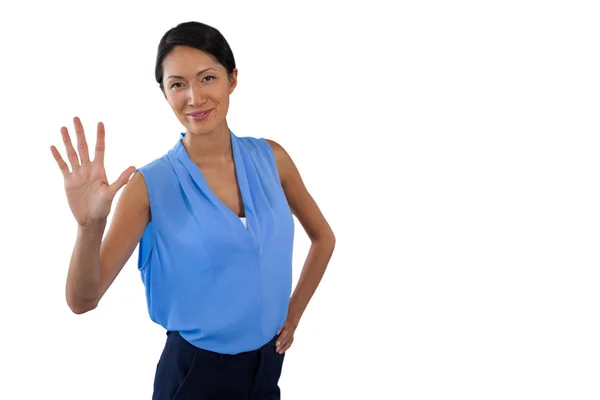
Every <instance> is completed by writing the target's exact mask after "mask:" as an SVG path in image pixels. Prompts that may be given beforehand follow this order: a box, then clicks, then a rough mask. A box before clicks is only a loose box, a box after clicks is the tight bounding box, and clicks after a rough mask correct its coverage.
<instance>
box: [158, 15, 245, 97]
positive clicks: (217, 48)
mask: <svg viewBox="0 0 600 400" xmlns="http://www.w3.org/2000/svg"><path fill="white" fill-rule="evenodd" d="M176 46H190V47H195V48H196V49H198V50H201V51H203V52H205V53H208V54H210V55H211V56H213V57H214V58H215V59H216V60H217V61H218V62H219V63H220V64H221V65H223V67H225V69H226V70H227V74H228V75H229V76H231V74H232V73H233V69H234V68H235V59H234V58H233V52H232V51H231V48H230V47H229V43H227V40H225V38H224V37H223V35H222V34H221V32H219V31H218V30H217V29H215V28H213V27H212V26H209V25H206V24H203V23H201V22H194V21H191V22H183V23H181V24H179V25H177V26H176V27H174V28H171V29H169V30H168V31H167V32H166V33H165V34H164V35H163V37H162V39H160V43H159V44H158V53H157V55H156V68H155V69H154V75H155V77H156V82H158V84H159V85H160V89H161V90H163V91H164V87H163V82H162V80H163V74H164V68H163V61H164V59H165V57H166V56H167V55H169V53H170V52H171V51H173V49H174V48H175V47H176Z"/></svg>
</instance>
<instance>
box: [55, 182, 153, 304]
mask: <svg viewBox="0 0 600 400" xmlns="http://www.w3.org/2000/svg"><path fill="white" fill-rule="evenodd" d="M149 221H150V205H149V201H148V193H147V190H146V183H145V181H144V178H143V176H142V174H141V173H137V174H135V175H134V176H133V177H132V178H131V180H130V182H129V183H128V184H127V185H126V186H125V188H124V189H123V193H122V194H121V197H120V198H119V201H118V202H117V206H116V208H115V212H114V215H113V219H112V222H111V225H110V228H109V230H108V232H107V234H106V236H105V238H104V240H102V236H103V234H104V229H105V226H106V220H104V221H102V222H99V223H98V224H95V225H93V226H90V227H81V226H80V227H79V231H78V235H77V242H76V243H75V248H74V250H73V255H72V257H71V264H70V266H69V273H68V276H67V285H66V295H67V303H68V305H69V307H70V308H71V310H72V311H73V312H74V313H76V314H82V313H84V312H87V311H90V310H93V309H94V308H96V306H97V305H98V303H99V301H100V299H101V298H102V296H104V294H105V293H106V291H107V290H108V288H109V287H110V285H111V284H112V282H113V281H114V280H115V278H116V277H117V275H118V274H119V272H120V271H121V270H122V269H123V266H124V265H125V264H126V263H127V261H128V260H129V258H130V257H131V255H132V254H133V251H134V250H135V248H136V246H137V244H138V243H139V241H140V239H141V237H142V235H143V233H144V230H145V228H146V226H147V225H148V222H149Z"/></svg>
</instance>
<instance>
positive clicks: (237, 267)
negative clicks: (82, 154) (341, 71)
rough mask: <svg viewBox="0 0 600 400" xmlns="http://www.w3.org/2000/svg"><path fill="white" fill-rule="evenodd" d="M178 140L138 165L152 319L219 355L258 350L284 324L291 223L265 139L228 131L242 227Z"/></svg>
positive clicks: (142, 255)
mask: <svg viewBox="0 0 600 400" xmlns="http://www.w3.org/2000/svg"><path fill="white" fill-rule="evenodd" d="M184 136H185V133H182V134H181V137H180V139H179V141H178V142H177V144H176V145H175V146H174V147H173V148H172V149H171V150H170V151H169V152H168V153H167V154H165V155H164V156H163V157H161V158H158V159H157V160H154V161H153V162H151V163H149V164H147V165H145V166H144V167H142V168H139V169H138V171H140V172H141V173H142V174H143V176H144V180H145V181H146V186H147V188H148V198H149V200H150V212H151V221H150V223H149V224H148V226H147V227H146V230H145V232H144V234H143V236H142V239H141V241H140V243H139V253H138V256H139V258H138V268H139V270H140V271H141V276H142V281H143V283H144V286H145V289H146V301H147V306H148V312H149V314H150V318H151V319H152V321H154V322H156V323H157V324H159V325H161V326H162V327H164V328H165V329H167V330H171V331H179V332H180V333H181V336H182V337H183V338H185V339H186V340H187V341H188V342H190V343H192V344H193V345H195V346H197V347H199V348H202V349H206V350H211V351H215V352H219V353H223V354H237V353H240V352H244V351H250V350H255V349H258V348H259V347H261V346H262V345H264V344H265V343H267V342H269V341H270V340H271V339H272V338H273V337H274V336H275V335H276V333H277V331H278V330H279V328H280V327H281V326H282V325H283V323H284V322H285V319H286V317H287V311H288V304H289V299H290V295H291V287H292V247H293V239H294V220H293V217H292V213H291V210H290V207H289V204H288V202H287V199H286V197H285V194H284V192H283V188H282V186H281V182H280V179H279V174H278V171H277V165H276V163H275V157H274V154H273V151H272V149H271V146H270V145H269V143H268V142H267V141H266V140H264V139H257V138H251V137H243V138H240V137H237V136H235V135H234V134H233V132H231V131H230V137H231V146H232V150H233V161H234V164H235V167H236V168H235V170H236V174H237V178H238V183H239V186H240V191H241V195H242V200H243V205H244V210H245V214H246V224H247V228H246V226H245V225H244V223H243V222H242V221H241V220H240V218H239V217H238V216H237V215H236V214H235V213H234V212H233V211H232V210H231V209H230V208H228V207H227V206H226V205H225V204H224V203H223V202H222V201H221V200H220V199H219V198H218V197H217V196H216V195H215V194H214V193H213V192H212V191H211V189H210V188H209V186H208V184H207V182H206V180H205V179H204V177H203V176H202V172H201V170H200V168H199V167H198V166H197V165H196V164H195V163H194V162H193V161H192V160H191V159H190V157H189V155H188V153H187V151H186V149H185V147H184V146H183V143H182V139H183V137H184Z"/></svg>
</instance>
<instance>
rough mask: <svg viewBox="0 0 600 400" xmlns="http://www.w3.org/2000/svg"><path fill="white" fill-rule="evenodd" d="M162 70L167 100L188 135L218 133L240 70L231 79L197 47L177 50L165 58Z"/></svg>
mask: <svg viewBox="0 0 600 400" xmlns="http://www.w3.org/2000/svg"><path fill="white" fill-rule="evenodd" d="M163 70H164V74H163V87H164V93H165V97H166V99H167V101H168V102H169V105H170V106H171V108H172V109H173V112H174V113H175V115H176V116H177V118H178V119H179V122H181V123H182V124H183V126H185V128H186V131H187V132H189V133H192V134H207V133H211V132H213V131H214V130H215V129H217V127H218V126H219V125H221V123H222V122H223V121H224V120H225V117H226V116H227V110H228V109H229V95H230V94H231V93H232V92H233V90H234V89H235V87H236V85H237V69H234V70H233V73H232V76H231V78H229V77H228V76H227V70H226V69H225V67H223V65H221V64H220V63H219V62H217V61H216V60H215V59H214V58H213V57H212V56H211V55H209V54H207V53H205V52H203V51H201V50H198V49H196V48H194V47H188V46H177V47H175V48H174V49H173V50H172V51H171V53H169V55H167V57H165V59H164V61H163ZM199 112H206V113H207V114H204V115H201V114H199Z"/></svg>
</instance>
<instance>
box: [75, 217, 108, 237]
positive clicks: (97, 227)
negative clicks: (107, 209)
mask: <svg viewBox="0 0 600 400" xmlns="http://www.w3.org/2000/svg"><path fill="white" fill-rule="evenodd" d="M105 227H106V218H104V219H101V220H96V221H90V222H88V223H85V224H78V232H79V234H80V235H83V236H93V235H97V234H99V233H103V232H104V228H105Z"/></svg>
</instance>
